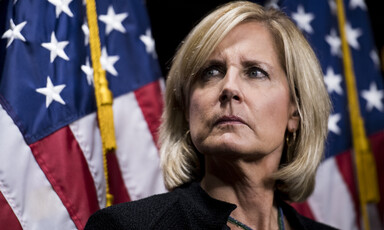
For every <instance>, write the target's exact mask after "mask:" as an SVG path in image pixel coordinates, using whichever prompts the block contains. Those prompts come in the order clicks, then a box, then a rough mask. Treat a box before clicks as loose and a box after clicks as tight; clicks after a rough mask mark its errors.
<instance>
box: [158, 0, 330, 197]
mask: <svg viewBox="0 0 384 230" xmlns="http://www.w3.org/2000/svg"><path fill="white" fill-rule="evenodd" d="M247 21H255V22H258V23H262V25H264V26H265V27H266V28H268V29H269V31H270V33H271V34H272V37H273V38H274V44H275V47H276V50H277V54H278V57H279V61H280V64H281V65H282V67H283V69H284V70H285V73H286V76H287V81H288V84H289V88H290V94H291V100H292V102H294V103H296V105H297V108H298V113H299V116H300V126H299V128H298V130H297V131H296V134H297V135H296V136H297V137H296V139H295V140H292V141H291V142H290V143H289V144H288V143H287V144H286V146H285V148H284V151H283V157H282V161H281V163H280V168H279V170H278V171H277V172H276V174H275V175H274V178H275V180H276V182H277V183H276V189H277V190H278V192H279V193H280V194H281V196H282V197H283V198H284V199H286V200H289V201H302V200H304V199H306V198H307V197H308V196H309V195H310V194H311V193H312V191H313V188H314V184H315V174H316V170H317V167H318V165H319V163H320V161H321V159H322V154H323V150H324V142H325V138H326V135H327V118H328V116H329V111H330V100H329V97H328V93H327V91H326V89H325V86H324V82H323V74H322V71H321V67H320V65H319V63H318V60H317V58H316V55H315V54H314V52H313V50H312V49H311V47H310V45H309V44H308V42H307V41H306V39H305V38H304V36H303V35H302V33H301V32H300V31H299V30H298V29H297V27H296V26H295V25H294V24H293V23H292V21H291V20H290V19H289V18H288V17H287V16H286V15H285V14H284V13H282V12H280V11H277V10H274V9H268V10H265V9H264V8H263V7H261V6H259V5H257V4H255V3H251V2H247V1H237V2H231V3H228V4H225V5H223V6H222V7H219V8H218V9H216V10H215V11H213V12H212V13H210V14H209V15H208V16H206V17H205V18H204V19H203V20H202V21H201V22H200V23H199V24H198V25H197V26H196V27H195V28H194V29H193V30H192V31H191V32H190V34H189V35H188V36H187V38H186V39H185V41H184V42H183V43H182V45H181V46H180V48H179V50H178V51H177V53H176V55H175V57H174V59H173V63H172V66H171V69H170V71H169V74H168V77H167V86H166V92H165V110H164V112H163V116H162V119H163V122H162V125H161V127H160V145H161V149H160V155H161V166H162V169H163V174H164V180H165V185H166V187H167V188H168V189H169V190H172V189H174V188H176V187H178V186H180V185H182V184H184V183H188V182H190V181H193V180H201V179H202V177H203V169H202V166H201V165H202V163H203V162H202V161H203V158H202V157H201V154H200V153H199V152H198V151H197V150H196V148H195V147H194V145H193V144H192V142H191V140H190V135H189V128H188V122H187V120H186V117H185V115H186V113H187V111H188V107H189V95H190V89H191V86H192V84H193V83H194V81H195V80H196V75H197V73H198V72H199V70H200V69H201V68H202V67H203V66H204V64H205V62H206V61H207V58H208V57H209V56H210V54H211V53H212V52H213V51H214V49H215V48H216V47H217V45H218V44H219V43H220V42H221V41H222V40H223V38H224V37H225V36H226V35H227V34H228V33H229V32H230V31H231V30H232V29H233V28H234V27H236V26H237V25H239V24H240V23H243V22H247ZM287 133H288V131H287ZM287 135H289V134H287ZM291 139H293V138H292V137H291Z"/></svg>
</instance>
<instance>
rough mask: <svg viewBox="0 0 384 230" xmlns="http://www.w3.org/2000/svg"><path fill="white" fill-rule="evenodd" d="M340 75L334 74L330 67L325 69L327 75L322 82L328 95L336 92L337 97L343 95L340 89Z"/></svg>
mask: <svg viewBox="0 0 384 230" xmlns="http://www.w3.org/2000/svg"><path fill="white" fill-rule="evenodd" d="M341 81H342V78H341V75H340V74H335V73H334V71H333V68H332V67H328V68H327V74H326V75H325V76H324V82H325V84H326V85H327V90H328V92H329V93H332V92H336V93H337V94H339V95H342V94H343V89H342V88H341Z"/></svg>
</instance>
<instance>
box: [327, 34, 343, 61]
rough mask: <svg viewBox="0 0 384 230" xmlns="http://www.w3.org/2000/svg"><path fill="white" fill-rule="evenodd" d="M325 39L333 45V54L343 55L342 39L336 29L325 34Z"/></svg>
mask: <svg viewBox="0 0 384 230" xmlns="http://www.w3.org/2000/svg"><path fill="white" fill-rule="evenodd" d="M325 41H326V42H327V43H328V45H329V46H330V47H331V54H332V55H334V56H339V57H341V40H340V38H339V37H338V36H337V34H336V30H335V29H331V34H329V35H327V36H325Z"/></svg>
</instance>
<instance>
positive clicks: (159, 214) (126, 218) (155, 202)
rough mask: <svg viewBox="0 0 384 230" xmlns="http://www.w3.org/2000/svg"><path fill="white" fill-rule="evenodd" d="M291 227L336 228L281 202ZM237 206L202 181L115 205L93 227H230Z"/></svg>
mask: <svg viewBox="0 0 384 230" xmlns="http://www.w3.org/2000/svg"><path fill="white" fill-rule="evenodd" d="M279 205H280V207H281V208H282V210H283V213H284V216H285V217H286V218H287V220H288V221H289V224H290V226H291V227H292V228H293V229H295V230H300V229H311V230H312V229H313V230H316V229H324V230H327V229H334V228H332V227H329V226H327V225H324V224H321V223H318V222H315V221H313V220H311V219H308V218H306V217H304V216H301V215H300V214H298V213H297V212H296V211H295V209H294V208H292V207H291V206H290V205H288V204H287V203H285V202H282V201H279ZM235 208H236V205H234V204H230V203H226V202H223V201H219V200H216V199H213V198H212V197H210V196H209V195H208V194H207V193H206V192H205V191H204V190H203V189H202V188H201V187H200V185H199V184H198V183H191V184H187V185H183V186H181V187H179V188H177V189H175V190H174V191H172V192H169V193H165V194H160V195H155V196H151V197H149V198H146V199H142V200H138V201H132V202H127V203H122V204H118V205H114V206H111V207H108V208H105V209H102V210H99V211H97V212H96V213H95V214H93V215H92V216H91V217H90V218H89V220H88V222H87V225H86V226H85V229H86V230H90V229H193V230H195V229H229V227H228V226H227V220H228V216H229V214H230V213H231V212H232V211H233V210H234V209H235Z"/></svg>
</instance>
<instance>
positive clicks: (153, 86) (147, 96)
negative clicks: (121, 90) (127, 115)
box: [135, 81, 163, 144]
mask: <svg viewBox="0 0 384 230" xmlns="http://www.w3.org/2000/svg"><path fill="white" fill-rule="evenodd" d="M135 96H136V100H137V103H138V104H139V106H140V108H141V111H142V112H143V115H144V119H145V121H146V122H147V124H148V127H149V130H150V131H151V134H152V137H153V140H154V142H155V144H157V140H158V129H159V126H160V118H161V113H162V111H163V98H162V93H161V88H160V82H159V81H154V82H152V83H150V84H147V85H145V86H143V87H141V88H140V89H138V90H136V91H135Z"/></svg>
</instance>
